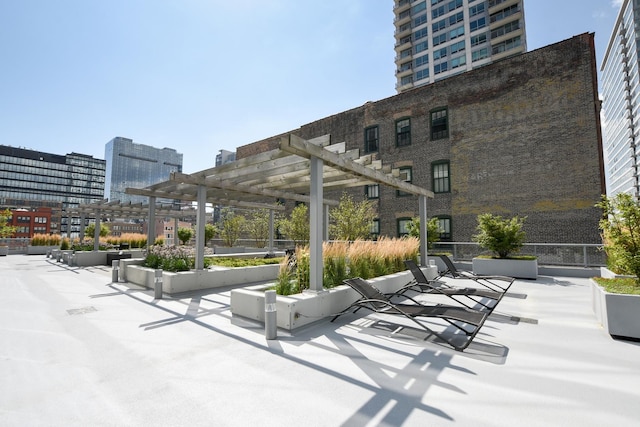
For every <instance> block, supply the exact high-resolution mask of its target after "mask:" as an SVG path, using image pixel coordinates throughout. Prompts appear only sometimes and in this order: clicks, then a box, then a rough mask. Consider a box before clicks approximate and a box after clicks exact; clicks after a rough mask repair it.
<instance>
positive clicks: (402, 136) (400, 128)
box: [396, 118, 411, 147]
mask: <svg viewBox="0 0 640 427" xmlns="http://www.w3.org/2000/svg"><path fill="white" fill-rule="evenodd" d="M406 145H411V119H409V118H405V119H400V120H398V121H397V122H396V146H397V147H404V146H406Z"/></svg>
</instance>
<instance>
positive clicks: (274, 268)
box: [122, 262, 280, 294]
mask: <svg viewBox="0 0 640 427" xmlns="http://www.w3.org/2000/svg"><path fill="white" fill-rule="evenodd" d="M122 266H123V268H124V269H125V271H124V272H123V278H125V279H126V280H127V281H128V282H130V283H135V284H137V285H140V286H144V287H147V288H152V289H153V287H154V275H155V270H154V269H152V268H147V267H142V266H140V265H132V264H130V263H127V262H125V263H123V265H122ZM279 268H280V266H279V265H278V264H270V265H258V266H251V267H215V269H211V270H189V271H180V272H175V273H174V272H170V271H163V272H162V291H163V292H164V293H167V294H176V293H180V292H187V291H195V290H202V289H213V288H220V287H225V286H235V285H243V284H249V283H255V282H263V281H269V280H275V278H276V277H277V276H278V270H279Z"/></svg>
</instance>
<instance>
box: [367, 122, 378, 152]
mask: <svg viewBox="0 0 640 427" xmlns="http://www.w3.org/2000/svg"><path fill="white" fill-rule="evenodd" d="M378 139H379V138H378V126H370V127H368V128H366V129H365V130H364V152H365V153H373V152H376V151H378Z"/></svg>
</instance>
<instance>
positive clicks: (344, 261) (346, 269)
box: [276, 237, 420, 295]
mask: <svg viewBox="0 0 640 427" xmlns="http://www.w3.org/2000/svg"><path fill="white" fill-rule="evenodd" d="M419 249H420V241H419V240H418V239H417V238H415V237H402V238H385V237H382V238H380V239H379V240H378V241H373V240H355V241H353V242H345V241H334V242H324V243H323V244H322V258H323V264H324V277H323V286H324V287H325V288H332V287H335V286H338V285H340V284H341V283H342V282H343V281H344V280H345V279H348V278H352V277H361V278H363V279H370V278H372V277H379V276H384V275H387V274H393V273H397V272H399V271H404V270H405V269H406V267H405V265H404V261H405V260H407V259H410V260H413V261H417V260H418V253H419ZM295 258H296V262H295V271H287V268H285V266H287V267H288V268H289V269H290V270H293V269H291V266H292V263H290V262H289V261H283V263H282V264H281V269H280V274H279V276H278V282H277V283H278V285H277V286H276V293H278V294H279V295H290V294H294V293H299V292H302V291H303V290H304V289H308V288H309V264H310V255H309V247H308V246H299V247H297V248H296V252H295ZM287 280H289V281H290V282H291V283H286V281H287ZM280 290H282V291H284V292H289V293H281V292H280Z"/></svg>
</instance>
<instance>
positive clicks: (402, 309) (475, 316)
mask: <svg viewBox="0 0 640 427" xmlns="http://www.w3.org/2000/svg"><path fill="white" fill-rule="evenodd" d="M343 283H344V284H346V285H349V286H350V287H351V288H352V289H353V290H355V291H356V292H358V293H359V294H360V295H361V296H362V298H360V299H359V300H357V301H356V302H354V303H353V304H351V305H350V306H349V307H347V308H346V309H345V310H343V311H342V312H340V313H338V314H337V315H336V316H334V318H333V319H331V321H332V322H333V321H334V320H336V319H337V318H338V317H339V316H341V315H343V314H345V313H347V312H349V311H351V309H353V308H355V310H354V313H355V312H357V311H358V310H360V309H361V308H366V309H369V310H371V311H373V312H374V313H381V314H392V315H400V316H404V317H406V318H407V319H410V320H411V321H413V322H414V323H415V324H417V325H418V326H420V327H421V328H422V329H424V330H425V331H427V332H428V333H429V334H433V335H435V336H436V337H438V338H440V339H441V340H443V341H444V342H446V343H447V344H449V345H450V346H451V347H453V348H454V349H456V350H458V351H463V350H464V349H465V348H467V347H468V346H469V344H471V341H472V340H473V338H474V337H475V336H476V334H477V333H478V331H479V330H480V328H481V327H482V325H483V324H484V322H485V320H486V319H487V316H489V313H487V312H481V311H477V310H471V309H469V308H465V307H454V306H450V305H443V304H437V305H423V304H420V303H418V302H417V301H415V300H412V301H414V302H415V304H396V303H394V302H392V301H391V298H392V297H393V296H397V294H383V293H382V292H380V291H379V290H378V289H377V288H376V287H375V286H373V285H371V284H370V283H369V282H367V281H366V280H364V279H361V278H360V277H356V278H353V279H347V280H345V281H344V282H343ZM409 299H411V298H409ZM420 318H438V319H442V320H444V321H446V322H447V323H449V324H451V325H452V326H454V327H455V328H456V329H458V330H460V331H462V332H463V333H464V334H465V335H466V339H465V340H464V341H463V342H462V343H458V342H456V341H460V340H459V339H456V338H459V337H460V334H454V335H453V336H452V337H447V336H445V335H444V334H443V333H441V332H436V331H434V330H433V329H431V328H430V327H428V326H427V325H425V323H424V322H421V321H420V320H418V319H420ZM425 339H426V338H425Z"/></svg>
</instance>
